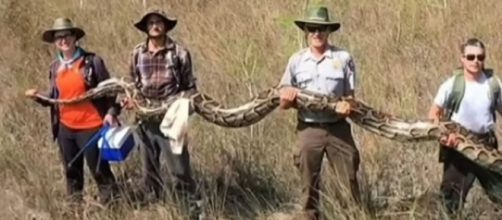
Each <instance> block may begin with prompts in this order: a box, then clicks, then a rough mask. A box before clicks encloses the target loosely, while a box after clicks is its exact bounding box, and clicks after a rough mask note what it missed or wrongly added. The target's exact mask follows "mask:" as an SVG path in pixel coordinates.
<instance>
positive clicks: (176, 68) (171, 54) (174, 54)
mask: <svg viewBox="0 0 502 220" xmlns="http://www.w3.org/2000/svg"><path fill="white" fill-rule="evenodd" d="M166 59H167V60H166V61H167V63H170V62H172V63H170V64H173V70H172V71H173V73H174V74H173V77H174V80H176V88H177V89H178V90H179V89H180V86H181V69H180V68H181V60H180V58H179V56H178V45H176V44H174V48H173V49H170V50H169V51H167V55H166Z"/></svg>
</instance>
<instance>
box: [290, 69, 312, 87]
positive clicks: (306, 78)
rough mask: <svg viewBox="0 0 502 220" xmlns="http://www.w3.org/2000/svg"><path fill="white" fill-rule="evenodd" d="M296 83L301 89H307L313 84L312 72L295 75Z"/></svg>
mask: <svg viewBox="0 0 502 220" xmlns="http://www.w3.org/2000/svg"><path fill="white" fill-rule="evenodd" d="M294 77H295V81H296V85H297V87H299V88H301V89H305V88H307V87H308V86H309V85H310V84H312V81H313V77H312V74H310V72H307V71H301V72H298V73H296V74H295V76H294Z"/></svg>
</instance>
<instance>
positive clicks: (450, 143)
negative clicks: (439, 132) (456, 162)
mask: <svg viewBox="0 0 502 220" xmlns="http://www.w3.org/2000/svg"><path fill="white" fill-rule="evenodd" d="M439 143H441V144H443V145H444V146H446V147H452V148H454V147H456V146H457V144H458V140H457V134H455V133H450V134H449V135H448V136H443V137H441V138H440V139H439Z"/></svg>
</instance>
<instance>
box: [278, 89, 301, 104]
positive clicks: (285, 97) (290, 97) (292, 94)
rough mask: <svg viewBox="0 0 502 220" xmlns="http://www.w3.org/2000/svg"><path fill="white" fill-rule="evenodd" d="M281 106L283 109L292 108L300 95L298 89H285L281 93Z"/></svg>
mask: <svg viewBox="0 0 502 220" xmlns="http://www.w3.org/2000/svg"><path fill="white" fill-rule="evenodd" d="M279 93H280V97H279V99H280V104H279V107H280V108H281V109H288V108H290V107H291V106H292V105H293V103H294V102H295V99H296V95H297V94H298V89H297V88H294V87H284V88H282V89H281V90H280V91H279Z"/></svg>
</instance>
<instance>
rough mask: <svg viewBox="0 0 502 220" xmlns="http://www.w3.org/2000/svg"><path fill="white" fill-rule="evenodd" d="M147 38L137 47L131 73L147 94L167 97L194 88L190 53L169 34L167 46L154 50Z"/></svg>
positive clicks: (143, 92)
mask: <svg viewBox="0 0 502 220" xmlns="http://www.w3.org/2000/svg"><path fill="white" fill-rule="evenodd" d="M147 45H148V43H147V42H144V43H141V44H139V45H138V46H136V47H135V49H134V51H133V54H132V61H131V64H130V75H131V76H132V77H133V79H135V81H136V85H137V86H138V88H139V89H140V91H141V94H142V95H143V96H144V97H146V98H164V97H167V96H171V95H174V94H176V93H178V92H179V91H182V90H188V89H192V88H195V78H194V77H193V74H192V62H191V57H190V53H189V52H188V51H187V50H186V49H184V48H183V47H181V46H180V45H178V44H177V43H175V42H174V41H173V40H172V39H171V38H169V37H167V38H166V44H165V47H164V48H162V49H160V50H159V51H157V52H155V53H153V52H151V51H149V50H148V46H147Z"/></svg>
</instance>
